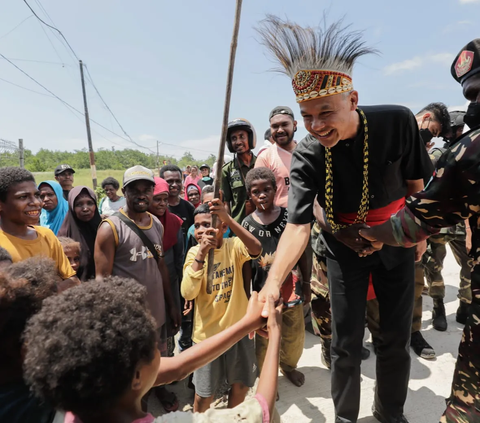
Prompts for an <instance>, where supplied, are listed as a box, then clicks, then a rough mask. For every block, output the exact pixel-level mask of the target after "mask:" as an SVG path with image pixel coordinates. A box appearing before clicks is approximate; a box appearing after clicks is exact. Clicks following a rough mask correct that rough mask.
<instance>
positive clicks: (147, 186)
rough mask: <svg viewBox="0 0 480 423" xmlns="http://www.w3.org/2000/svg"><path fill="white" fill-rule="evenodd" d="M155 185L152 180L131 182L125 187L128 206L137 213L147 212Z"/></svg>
mask: <svg viewBox="0 0 480 423" xmlns="http://www.w3.org/2000/svg"><path fill="white" fill-rule="evenodd" d="M177 173H178V172H177ZM154 186H155V185H154V184H153V183H152V182H150V181H143V180H139V181H135V182H131V183H129V184H128V185H127V186H126V187H125V188H124V189H123V193H124V195H125V199H126V202H127V207H128V208H129V209H130V210H133V211H134V212H136V213H144V212H146V211H147V210H148V208H149V207H150V204H151V202H152V199H153V188H154Z"/></svg>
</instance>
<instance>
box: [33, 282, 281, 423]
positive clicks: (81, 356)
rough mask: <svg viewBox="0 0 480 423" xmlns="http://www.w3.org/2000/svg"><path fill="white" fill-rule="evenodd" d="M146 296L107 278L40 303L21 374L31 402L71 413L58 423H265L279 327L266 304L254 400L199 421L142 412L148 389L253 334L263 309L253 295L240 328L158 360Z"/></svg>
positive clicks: (134, 285) (274, 378)
mask: <svg viewBox="0 0 480 423" xmlns="http://www.w3.org/2000/svg"><path fill="white" fill-rule="evenodd" d="M145 293H146V290H145V288H144V287H143V286H142V285H140V284H138V283H137V282H135V281H133V280H131V279H124V278H118V277H109V278H106V279H105V280H104V281H103V282H96V283H90V284H83V285H81V286H78V287H75V288H73V289H70V290H68V291H67V292H66V293H64V294H63V295H59V296H57V297H55V298H50V299H49V300H47V301H45V302H44V305H43V307H42V311H41V312H40V313H39V314H37V315H36V316H35V317H34V318H33V319H31V321H30V322H29V325H28V328H27V330H26V331H25V340H26V342H27V344H28V345H29V348H28V351H27V354H26V359H25V375H26V379H27V381H28V383H29V384H30V385H31V387H32V390H33V392H34V393H35V395H37V396H38V397H39V398H42V399H43V400H44V401H46V402H48V403H50V404H52V405H53V406H54V407H56V408H57V409H62V410H70V412H69V413H67V415H66V416H65V420H64V421H65V423H67V422H68V423H118V422H123V423H130V422H131V423H154V422H155V423H162V422H164V423H166V422H176V423H194V422H202V423H209V422H210V423H213V422H217V423H218V422H233V421H240V420H241V421H242V422H245V423H268V422H270V421H271V416H272V410H273V405H274V402H275V392H276V387H277V381H278V379H277V369H278V350H279V344H280V325H281V317H280V309H275V305H274V302H273V298H271V297H270V298H269V319H268V323H267V326H268V330H269V336H270V345H269V349H268V352H267V355H268V359H267V363H266V364H265V368H264V370H263V372H262V375H261V376H260V381H259V384H258V389H257V395H256V396H255V397H254V398H251V399H249V400H248V401H245V402H244V403H243V404H241V405H239V406H238V407H236V408H235V409H233V410H230V409H222V410H216V409H211V410H209V411H207V412H206V413H205V414H201V415H198V414H193V415H192V414H191V413H186V412H179V411H177V412H173V413H170V414H168V415H165V416H162V417H158V418H156V419H155V418H154V417H153V416H152V415H151V414H147V413H145V412H143V411H142V408H141V399H142V397H143V396H144V395H145V393H146V392H148V391H149V390H150V389H151V388H152V386H153V385H155V384H158V383H168V382H172V381H173V380H176V379H180V378H182V377H186V376H187V375H188V374H189V373H191V372H192V371H194V370H195V369H197V368H198V367H200V366H203V365H205V364H206V363H208V362H209V361H211V360H214V359H215V358H216V357H218V356H219V355H220V354H222V353H223V352H224V351H225V350H226V349H228V348H230V347H231V346H232V345H234V344H235V343H236V342H237V341H239V340H240V339H241V338H243V337H244V336H245V335H246V334H247V333H248V332H249V331H251V330H255V329H257V328H259V327H260V326H261V325H262V319H261V318H260V312H261V310H262V307H263V303H261V302H259V301H258V298H257V296H256V294H255V295H254V296H253V297H252V299H251V301H250V303H249V306H248V310H247V313H246V314H245V315H244V317H242V319H241V320H240V321H239V322H237V323H235V324H234V325H232V326H231V327H230V328H228V329H227V330H225V331H223V332H220V333H219V334H217V335H215V336H212V337H210V338H209V339H207V340H205V341H204V342H202V343H200V344H199V345H195V346H193V347H192V348H190V349H188V350H186V351H185V352H183V353H182V354H180V355H179V356H177V357H172V358H160V353H159V351H158V348H157V347H156V343H157V337H156V330H155V328H156V326H155V321H154V320H153V318H152V316H151V315H150V313H149V311H148V309H147V305H146V299H145V298H146V295H145ZM263 322H264V320H263ZM30 346H31V347H30ZM53 363H54V364H55V365H54V366H52V364H53ZM275 418H278V415H277V414H275ZM275 421H278V420H275Z"/></svg>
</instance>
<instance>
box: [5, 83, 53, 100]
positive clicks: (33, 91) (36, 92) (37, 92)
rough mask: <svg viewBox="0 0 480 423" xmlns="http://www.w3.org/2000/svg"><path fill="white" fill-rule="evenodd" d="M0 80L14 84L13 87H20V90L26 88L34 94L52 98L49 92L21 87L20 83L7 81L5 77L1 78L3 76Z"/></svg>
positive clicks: (25, 88)
mask: <svg viewBox="0 0 480 423" xmlns="http://www.w3.org/2000/svg"><path fill="white" fill-rule="evenodd" d="M0 81H3V82H6V83H7V84H11V85H14V86H15V87H18V88H21V89H22V90H27V91H30V92H32V93H35V94H39V95H44V96H45V97H51V98H54V97H53V96H51V95H49V94H45V93H41V92H39V91H35V90H31V89H30V88H27V87H22V86H21V85H18V84H15V83H14V82H11V81H7V80H6V79H3V78H0Z"/></svg>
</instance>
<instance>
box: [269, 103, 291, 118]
mask: <svg viewBox="0 0 480 423" xmlns="http://www.w3.org/2000/svg"><path fill="white" fill-rule="evenodd" d="M276 115H288V116H291V117H292V119H293V120H295V116H294V115H293V112H292V109H290V107H287V106H277V107H275V108H274V109H273V110H272V111H271V112H270V116H269V118H268V120H271V119H272V117H274V116H276Z"/></svg>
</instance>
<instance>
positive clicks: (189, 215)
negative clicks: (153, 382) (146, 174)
mask: <svg viewBox="0 0 480 423" xmlns="http://www.w3.org/2000/svg"><path fill="white" fill-rule="evenodd" d="M160 178H163V179H165V181H166V182H167V184H168V189H169V192H168V210H169V211H170V212H171V213H173V214H175V215H177V216H178V217H179V218H180V219H182V220H183V224H182V232H183V243H184V245H185V244H186V242H187V233H188V229H189V228H190V226H192V225H193V222H194V220H193V212H194V211H195V207H193V205H192V204H191V203H189V202H188V201H185V200H184V199H183V198H181V197H180V193H181V192H182V188H183V180H182V171H181V170H180V168H179V167H178V166H175V165H165V166H163V167H162V168H161V169H160ZM182 302H183V303H184V304H185V306H186V303H185V300H184V299H183V298H182ZM178 346H179V348H180V351H183V350H186V349H187V348H190V347H191V346H192V312H191V311H190V313H188V314H187V315H183V314H182V324H181V326H180V338H179V340H178Z"/></svg>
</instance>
